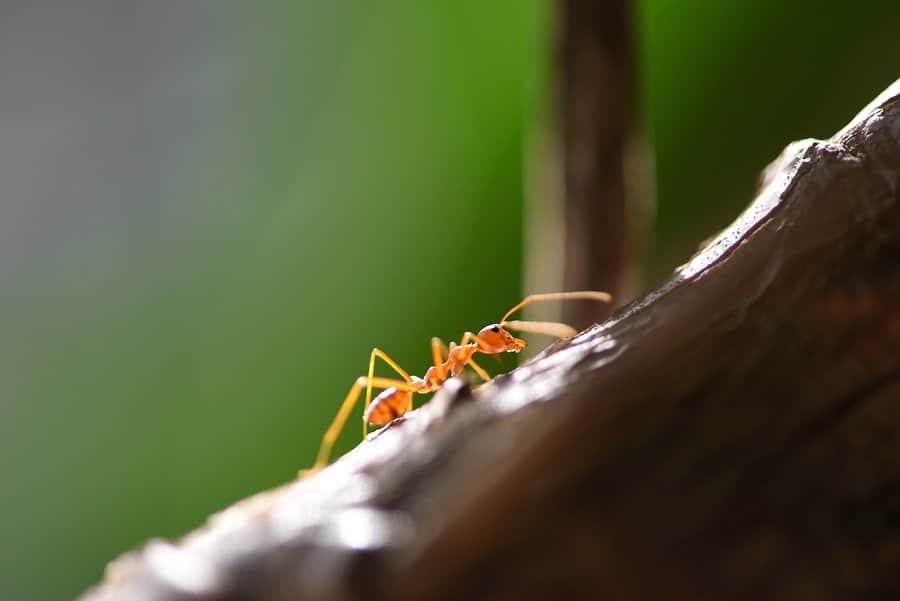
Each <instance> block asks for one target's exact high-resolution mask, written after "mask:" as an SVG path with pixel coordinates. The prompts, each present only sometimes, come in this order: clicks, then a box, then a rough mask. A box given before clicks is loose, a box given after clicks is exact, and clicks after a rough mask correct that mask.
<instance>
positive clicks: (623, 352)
mask: <svg viewBox="0 0 900 601" xmlns="http://www.w3.org/2000/svg"><path fill="white" fill-rule="evenodd" d="M898 595H900V81H898V82H896V83H895V84H894V85H893V86H891V87H890V88H889V89H888V90H886V91H885V92H884V93H883V94H882V95H881V96H879V98H878V99H876V100H875V101H873V103H872V104H871V105H870V106H869V107H867V108H866V109H864V110H863V112H861V113H860V115H858V116H857V117H856V118H855V119H854V120H853V121H852V122H851V123H850V125H848V126H847V127H846V128H845V129H843V130H842V131H840V132H838V133H837V134H836V135H835V136H834V137H832V138H831V139H830V140H827V141H815V140H808V141H803V142H798V143H795V144H792V145H791V146H789V147H788V148H787V149H786V150H785V151H784V153H783V154H782V156H781V157H780V158H779V159H778V160H776V161H775V162H774V163H773V164H772V165H771V166H770V167H769V168H768V170H767V171H766V174H765V177H764V180H763V182H762V185H761V188H760V192H759V194H758V196H757V198H756V199H755V200H754V201H753V203H752V204H751V205H750V206H749V207H748V208H747V210H746V211H745V212H744V213H743V214H742V215H741V216H739V217H738V218H737V220H736V221H735V222H734V223H733V224H732V225H731V226H730V227H729V228H728V229H726V230H725V231H723V232H722V233H720V234H719V235H718V236H717V237H716V238H715V239H713V240H712V241H711V242H710V243H709V244H708V245H707V246H706V247H705V248H704V249H702V250H701V251H700V252H699V253H698V254H697V255H695V256H694V257H693V258H691V259H690V261H689V262H688V263H686V264H685V265H684V266H682V267H681V268H679V269H678V270H677V271H676V272H675V273H674V274H673V276H672V278H671V279H670V280H669V281H668V282H666V283H665V284H664V285H662V286H661V287H660V288H659V289H657V290H655V291H653V292H651V293H649V294H648V295H646V296H645V297H643V298H641V299H639V300H638V301H636V302H634V303H633V304H631V305H629V306H628V307H625V308H624V309H623V310H621V311H619V312H618V313H617V314H615V315H613V317H612V318H610V319H609V320H607V321H606V322H604V323H602V324H600V325H597V326H594V327H593V328H590V329H588V330H586V331H584V332H582V333H581V334H579V335H578V336H576V337H575V338H573V339H571V340H568V341H563V342H560V343H558V344H555V345H553V346H552V347H551V348H549V349H548V350H547V351H545V352H544V353H542V354H541V355H539V356H538V357H536V358H535V359H534V360H533V361H531V362H529V363H528V364H526V365H523V366H522V367H520V368H518V369H516V370H514V371H513V372H511V373H509V374H507V375H505V376H501V377H498V378H496V379H495V380H494V381H493V382H491V383H489V384H486V385H484V386H481V387H479V388H477V389H475V390H470V389H469V388H468V387H466V386H465V385H464V384H463V383H461V381H459V380H451V381H449V382H448V383H447V385H446V386H445V387H444V389H442V390H441V391H440V392H439V393H438V394H437V395H436V396H435V397H434V398H433V399H432V401H431V402H430V403H428V404H427V405H425V406H423V407H422V408H420V409H418V410H416V411H414V412H412V413H409V414H407V415H406V416H405V417H403V418H401V419H398V420H396V421H394V422H393V423H392V424H390V425H389V426H387V427H385V428H384V429H382V430H381V431H379V432H377V433H375V434H373V435H372V436H370V437H369V439H368V440H367V441H366V442H364V443H363V444H361V445H360V446H359V447H357V448H356V449H355V450H354V451H352V452H350V453H348V454H347V455H345V456H344V457H343V458H341V459H340V460H339V461H337V462H336V463H335V464H333V465H332V466H330V467H329V468H327V469H325V470H324V471H322V472H320V473H318V474H316V475H314V476H312V477H309V478H307V479H305V480H298V481H296V482H293V483H290V484H286V485H285V486H283V487H281V488H279V489H276V490H272V491H268V492H265V493H261V494H260V495H257V496H256V497H253V498H251V499H248V500H245V501H243V502H241V503H239V504H237V505H235V506H234V507H232V508H229V509H227V510H226V511H224V512H222V513H221V514H218V515H216V516H213V517H212V518H211V519H210V521H209V523H208V524H206V525H205V526H204V527H202V528H201V529H199V530H198V531H196V532H194V533H192V534H190V535H188V536H187V537H185V538H184V539H182V540H180V541H178V542H174V543H168V542H163V541H154V542H151V543H149V544H148V545H146V546H145V547H144V548H142V549H140V550H138V551H135V552H133V553H132V554H129V555H126V556H125V557H123V558H120V559H118V560H116V561H115V562H114V563H113V564H112V565H111V566H110V568H109V570H108V573H107V577H106V579H105V581H104V582H103V583H102V584H101V585H99V586H98V588H96V589H95V590H93V591H89V592H88V593H86V595H85V596H84V597H83V598H82V599H83V600H84V601H99V600H101V599H102V600H106V599H146V600H158V601H162V600H167V601H168V600H176V599H177V600H182V599H184V600H187V599H210V600H212V599H216V600H226V599H227V600H239V599H240V600H244V599H265V600H273V601H274V600H279V601H280V600H288V599H354V598H361V599H362V598H365V599H459V598H474V599H482V598H489V599H559V598H569V599H577V598H585V599H594V598H597V599H599V598H618V599H659V598H665V599H721V598H735V599H795V598H805V599H849V598H888V597H896V596H898Z"/></svg>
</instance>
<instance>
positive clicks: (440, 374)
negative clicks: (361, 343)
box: [301, 291, 612, 473]
mask: <svg viewBox="0 0 900 601" xmlns="http://www.w3.org/2000/svg"><path fill="white" fill-rule="evenodd" d="M576 299H581V300H595V301H600V302H605V303H608V302H610V301H611V300H612V297H611V296H610V295H609V294H607V293H606V292H596V291H578V292H551V293H546V294H532V295H530V296H526V297H525V298H524V299H523V300H522V302H520V303H518V304H517V305H515V306H514V307H513V308H512V309H510V310H509V311H507V312H506V313H505V314H504V315H503V317H502V318H500V322H499V323H494V324H490V325H487V326H485V327H483V328H481V329H480V330H479V331H478V333H477V334H473V333H472V332H466V333H465V334H463V337H462V339H461V340H460V342H459V344H456V343H455V342H451V343H450V346H449V347H447V346H446V345H444V343H443V341H441V339H440V338H432V339H431V357H432V362H433V364H432V366H431V367H429V368H428V371H426V372H425V375H424V376H422V377H421V378H419V377H416V376H410V375H409V373H407V372H406V371H405V370H404V369H403V368H402V367H400V366H399V365H398V364H397V362H396V361H394V360H393V359H391V358H390V357H389V356H388V355H387V353H385V352H384V351H382V350H381V349H378V348H374V349H372V352H371V354H370V355H369V374H368V375H367V376H360V377H359V378H357V379H356V381H355V382H354V383H353V386H352V387H351V388H350V391H349V392H348V393H347V396H346V397H344V401H343V402H342V403H341V407H340V409H338V412H337V415H335V416H334V420H333V421H332V422H331V425H330V426H328V429H327V430H326V431H325V434H324V435H323V436H322V443H321V445H320V446H319V451H318V453H317V454H316V462H315V464H314V465H313V467H312V468H311V469H310V470H305V472H306V473H314V472H316V471H318V470H320V469H322V468H323V467H325V466H326V465H327V464H328V457H329V455H330V454H331V449H332V447H333V446H334V443H335V441H336V440H337V437H338V435H339V434H340V433H341V430H343V428H344V424H345V423H346V422H347V417H348V416H349V415H350V411H351V410H352V409H353V405H354V404H355V403H356V400H357V399H358V398H359V394H360V393H361V392H362V390H363V388H365V389H366V404H365V407H364V409H363V438H365V437H366V434H367V433H368V424H372V425H382V424H386V423H388V422H389V421H391V420H392V419H394V418H396V417H399V416H401V415H403V414H404V413H406V412H407V411H410V410H411V409H412V406H413V395H414V394H427V393H429V392H434V391H435V390H437V389H438V388H440V387H441V385H443V383H444V382H445V381H446V380H447V379H448V378H450V377H451V376H458V375H459V374H460V373H462V370H463V368H465V367H466V366H467V365H468V366H469V367H471V368H472V370H473V371H474V372H475V373H476V374H478V376H479V377H480V378H481V379H482V380H484V381H488V380H490V379H491V376H490V375H488V373H487V372H486V371H484V369H482V368H481V367H480V366H479V365H478V364H477V363H476V362H475V361H474V360H473V359H472V357H473V356H474V355H475V353H484V354H486V355H497V354H499V353H518V352H519V351H521V350H522V349H524V348H525V347H526V346H527V344H528V343H526V342H525V341H524V340H522V339H521V338H516V337H515V336H513V335H512V334H510V333H509V332H508V331H507V329H511V330H518V331H522V332H530V333H533V334H546V335H548V336H555V337H557V338H569V337H571V336H574V335H575V334H576V331H575V328H573V327H572V326H570V325H567V324H564V323H558V322H553V321H507V320H506V319H507V318H508V317H509V316H510V315H512V314H513V313H515V312H516V311H518V310H519V309H521V308H523V307H525V306H527V305H530V304H531V303H535V302H543V301H551V300H576ZM444 356H446V357H447V358H446V359H444V358H443V357H444ZM376 357H377V358H380V359H381V360H382V361H384V362H385V363H387V364H388V365H390V366H391V368H393V370H394V371H395V372H397V374H399V375H400V377H401V378H403V379H402V380H398V379H394V378H381V377H376V376H375V358H376ZM373 388H381V389H383V390H382V392H381V393H380V394H379V395H378V396H376V397H375V398H374V399H373V398H372V389H373ZM301 473H303V472H301Z"/></svg>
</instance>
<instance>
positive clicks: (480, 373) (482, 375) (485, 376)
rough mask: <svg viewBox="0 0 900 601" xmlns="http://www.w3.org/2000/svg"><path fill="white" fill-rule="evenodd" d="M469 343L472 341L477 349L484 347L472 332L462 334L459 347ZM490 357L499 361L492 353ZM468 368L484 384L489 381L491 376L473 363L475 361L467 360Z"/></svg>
mask: <svg viewBox="0 0 900 601" xmlns="http://www.w3.org/2000/svg"><path fill="white" fill-rule="evenodd" d="M469 341H474V342H475V344H477V345H478V348H483V347H484V344H483V343H482V342H481V339H480V338H479V337H478V335H477V334H473V333H472V332H466V333H465V334H463V337H462V340H460V342H459V343H460V344H461V345H465V344H468V343H469ZM491 357H494V358H495V359H499V357H497V355H496V354H493V353H492V354H491ZM469 366H470V367H471V368H472V371H474V372H475V373H476V374H478V377H479V378H481V379H482V380H484V381H485V382H490V381H491V375H490V374H489V373H488V372H486V371H484V369H482V367H481V366H480V365H478V364H477V363H475V361H474V360H473V359H471V358H470V359H469Z"/></svg>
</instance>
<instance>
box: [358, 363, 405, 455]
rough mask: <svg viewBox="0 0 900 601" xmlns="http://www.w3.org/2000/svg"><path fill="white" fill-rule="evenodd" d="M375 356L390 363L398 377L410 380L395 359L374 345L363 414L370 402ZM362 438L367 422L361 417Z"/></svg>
mask: <svg viewBox="0 0 900 601" xmlns="http://www.w3.org/2000/svg"><path fill="white" fill-rule="evenodd" d="M375 357H379V358H380V359H381V360H382V361H384V362H385V363H387V364H388V365H390V366H391V367H392V368H393V370H394V371H395V372H397V373H398V374H400V377H401V378H403V379H404V380H406V381H407V382H410V381H411V379H410V377H409V374H408V373H406V370H404V369H403V368H402V367H400V365H398V364H397V362H396V361H394V360H393V359H391V358H390V357H389V356H388V354H387V353H385V352H384V351H383V350H381V349H380V348H378V347H376V348H373V349H372V352H371V353H370V354H369V378H368V384H366V404H365V405H364V406H363V415H365V412H366V410H367V409H368V408H369V403H371V402H372V379H373V378H374V377H375ZM362 428H363V440H365V438H366V436H367V435H368V434H369V424H367V423H366V420H365V418H363V426H362Z"/></svg>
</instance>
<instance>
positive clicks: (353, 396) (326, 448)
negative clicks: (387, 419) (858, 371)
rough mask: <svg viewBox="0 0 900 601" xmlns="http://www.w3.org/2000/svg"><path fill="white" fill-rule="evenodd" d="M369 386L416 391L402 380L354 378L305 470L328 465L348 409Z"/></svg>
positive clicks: (313, 469)
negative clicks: (311, 463)
mask: <svg viewBox="0 0 900 601" xmlns="http://www.w3.org/2000/svg"><path fill="white" fill-rule="evenodd" d="M371 386H375V387H376V388H392V387H393V388H397V389H400V390H408V391H410V392H416V387H415V386H414V385H412V384H410V383H409V382H404V381H402V380H392V379H389V378H367V377H365V376H360V377H358V378H356V381H355V382H354V383H353V386H351V387H350V390H349V392H347V396H345V397H344V400H343V402H341V407H340V409H338V412H337V415H335V416H334V419H333V420H332V421H331V425H330V426H328V429H327V430H325V434H324V435H323V436H322V443H321V444H320V445H319V451H318V452H317V453H316V462H315V463H314V464H313V466H312V468H311V469H309V470H307V471H308V472H311V473H315V472H317V471H319V470H320V469H322V468H323V467H325V466H326V465H328V457H329V455H331V449H332V447H334V443H335V441H337V437H338V435H340V433H341V430H343V429H344V424H346V423H347V417H348V416H349V415H350V411H352V410H353V405H355V404H356V400H357V399H358V398H359V393H360V392H362V389H363V387H371Z"/></svg>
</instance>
